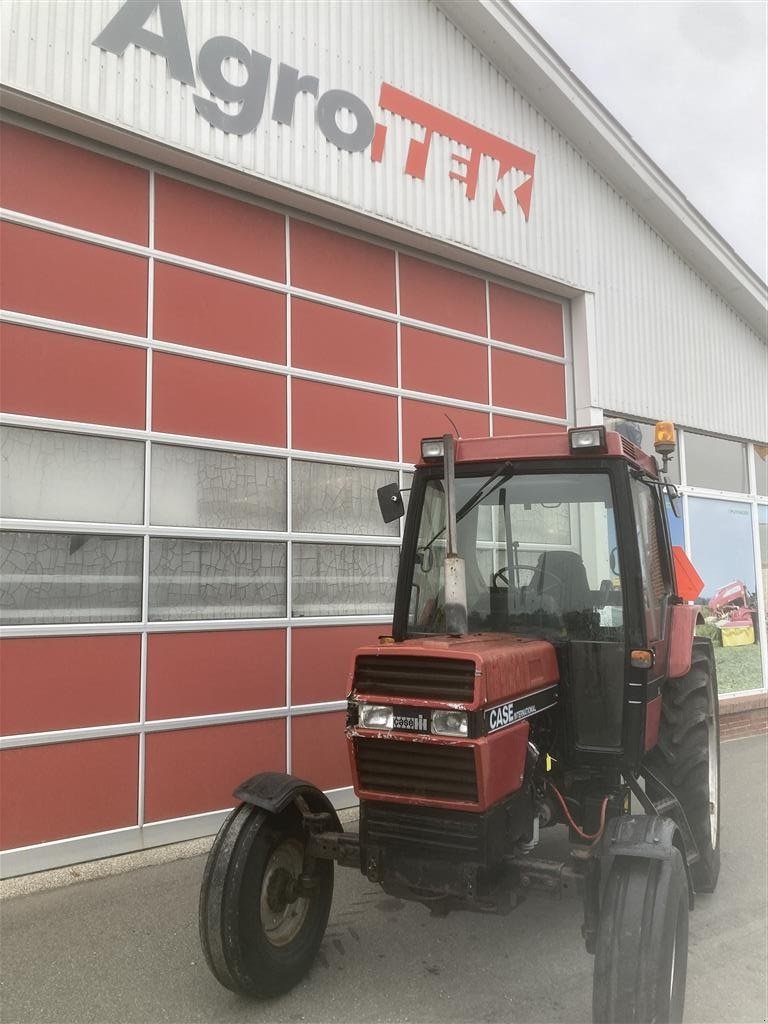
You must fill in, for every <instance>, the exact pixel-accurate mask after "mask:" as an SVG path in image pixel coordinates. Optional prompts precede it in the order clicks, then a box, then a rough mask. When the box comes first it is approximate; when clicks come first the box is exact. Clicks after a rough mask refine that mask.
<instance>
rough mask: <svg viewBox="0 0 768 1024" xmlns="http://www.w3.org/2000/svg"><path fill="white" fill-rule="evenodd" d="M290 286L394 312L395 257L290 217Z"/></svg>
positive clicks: (392, 253)
mask: <svg viewBox="0 0 768 1024" xmlns="http://www.w3.org/2000/svg"><path fill="white" fill-rule="evenodd" d="M291 283H292V284H294V285H296V286H297V287H298V288H306V289H307V290H308V291H312V292H319V293H320V294H322V295H333V296H334V297H335V298H337V299H346V300H347V301H348V302H357V303H359V304H360V305H362V306H373V307H375V308H376V309H386V310H388V311H389V312H391V313H394V311H395V254H394V252H393V251H392V250H391V249H384V248H383V247H382V246H379V245H371V244H370V242H362V241H360V240H359V239H357V238H351V237H350V236H348V235H342V234H339V233H338V232H336V231H327V230H326V229H325V228H320V227H317V226H316V225H314V224H307V223H306V222H304V221H301V220H294V219H293V218H291Z"/></svg>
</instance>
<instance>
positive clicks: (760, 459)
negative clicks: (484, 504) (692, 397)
mask: <svg viewBox="0 0 768 1024" xmlns="http://www.w3.org/2000/svg"><path fill="white" fill-rule="evenodd" d="M606 424H607V426H608V427H609V429H613V430H619V431H620V432H621V433H622V434H624V436H625V437H627V438H628V439H629V440H630V441H633V442H634V443H636V444H638V443H639V444H640V445H641V446H642V447H643V448H644V450H645V451H647V452H649V453H652V452H653V424H651V423H644V422H639V421H636V420H631V419H629V418H628V417H622V416H618V415H616V416H606ZM767 467H768V446H766V445H757V444H754V445H750V444H747V443H746V442H743V441H735V440H731V439H728V438H722V437H714V436H712V435H709V434H702V433H697V432H694V431H690V430H680V429H678V448H677V452H676V457H675V458H674V460H673V461H672V462H671V463H670V472H669V474H668V475H669V478H670V479H671V480H672V482H673V483H675V484H677V486H678V487H679V489H680V492H681V494H682V495H683V501H682V502H681V504H682V514H681V517H680V518H677V517H675V516H674V515H673V514H672V511H671V509H670V508H668V509H667V519H668V523H669V529H670V536H671V539H672V543H673V544H678V545H680V546H683V547H685V548H686V551H687V553H688V555H689V557H690V559H691V561H692V562H693V564H694V566H695V567H696V569H697V571H698V573H699V575H700V576H701V578H702V579H703V580H704V588H703V590H702V593H701V595H700V597H699V598H698V600H697V602H696V603H697V604H698V605H699V606H700V613H701V621H700V623H699V625H698V626H697V632H698V633H699V634H700V635H703V636H709V637H710V638H711V640H712V643H713V645H714V650H715V658H716V661H717V673H718V685H719V688H720V692H721V693H732V692H737V691H746V690H757V689H761V688H763V687H764V686H765V685H766V680H765V674H764V659H763V647H764V645H765V643H766V623H765V621H764V618H765V598H766V593H767V592H768V591H767V589H766V588H768V561H766V559H767V558H768V505H767V504H765V496H766V491H768V472H767V471H766V469H767ZM757 538H759V540H756V539H757Z"/></svg>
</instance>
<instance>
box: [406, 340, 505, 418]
mask: <svg viewBox="0 0 768 1024" xmlns="http://www.w3.org/2000/svg"><path fill="white" fill-rule="evenodd" d="M401 343H402V369H403V387H404V388H406V389H408V390H410V391H425V392H426V393H427V394H431V395H445V396H446V397H449V398H461V399H463V400H464V401H466V402H487V401H488V348H487V346H486V345H479V344H473V342H471V341H459V340H458V339H457V338H450V337H448V336H447V335H445V334H434V333H433V332H432V331H419V330H416V329H414V328H413V327H403V328H402V336H401Z"/></svg>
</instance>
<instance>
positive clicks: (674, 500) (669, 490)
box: [662, 480, 683, 519]
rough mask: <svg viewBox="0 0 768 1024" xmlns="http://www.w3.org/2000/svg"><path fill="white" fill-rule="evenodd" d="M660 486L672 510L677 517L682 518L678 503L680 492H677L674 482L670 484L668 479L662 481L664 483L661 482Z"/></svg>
mask: <svg viewBox="0 0 768 1024" xmlns="http://www.w3.org/2000/svg"><path fill="white" fill-rule="evenodd" d="M662 488H663V490H664V493H665V494H666V496H667V498H668V499H669V504H670V507H671V509H672V511H673V512H674V513H675V515H676V516H677V518H678V519H682V518H683V514H682V511H681V508H680V505H681V502H680V494H679V492H678V490H677V488H676V487H675V485H674V484H671V483H670V482H669V481H668V480H665V481H664V483H663V484H662Z"/></svg>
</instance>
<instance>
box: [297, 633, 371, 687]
mask: <svg viewBox="0 0 768 1024" xmlns="http://www.w3.org/2000/svg"><path fill="white" fill-rule="evenodd" d="M389 631H390V627H389V626H388V625H381V626H306V627H302V628H300V629H293V630H291V640H292V653H291V702H292V703H293V704H319V703H320V702H321V701H331V700H344V699H345V698H346V696H347V694H348V693H349V672H350V669H351V668H352V652H353V651H354V650H355V648H356V647H362V646H363V644H369V643H375V642H376V639H377V638H378V637H379V635H380V634H382V633H388V632H389Z"/></svg>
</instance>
